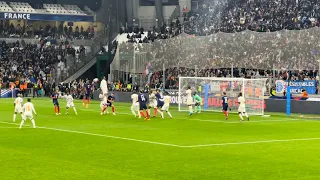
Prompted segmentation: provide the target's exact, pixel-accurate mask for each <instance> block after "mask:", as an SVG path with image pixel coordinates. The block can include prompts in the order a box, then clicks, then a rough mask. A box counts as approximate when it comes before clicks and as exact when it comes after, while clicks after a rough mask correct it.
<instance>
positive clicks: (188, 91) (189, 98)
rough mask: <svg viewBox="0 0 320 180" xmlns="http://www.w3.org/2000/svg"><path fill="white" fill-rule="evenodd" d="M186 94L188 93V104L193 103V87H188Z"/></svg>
mask: <svg viewBox="0 0 320 180" xmlns="http://www.w3.org/2000/svg"><path fill="white" fill-rule="evenodd" d="M186 94H187V105H191V104H193V98H192V91H191V89H188V90H187V91H186Z"/></svg>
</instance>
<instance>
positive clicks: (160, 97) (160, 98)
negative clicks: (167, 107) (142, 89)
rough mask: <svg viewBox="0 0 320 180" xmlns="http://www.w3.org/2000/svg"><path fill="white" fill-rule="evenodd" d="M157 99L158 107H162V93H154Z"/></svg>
mask: <svg viewBox="0 0 320 180" xmlns="http://www.w3.org/2000/svg"><path fill="white" fill-rule="evenodd" d="M156 97H157V100H158V107H162V106H163V105H164V97H163V95H162V94H160V93H157V94H156Z"/></svg>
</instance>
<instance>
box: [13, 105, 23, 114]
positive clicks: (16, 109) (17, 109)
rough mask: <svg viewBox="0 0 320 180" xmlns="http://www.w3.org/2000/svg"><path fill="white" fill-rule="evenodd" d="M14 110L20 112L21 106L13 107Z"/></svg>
mask: <svg viewBox="0 0 320 180" xmlns="http://www.w3.org/2000/svg"><path fill="white" fill-rule="evenodd" d="M14 112H15V113H22V107H18V106H16V107H15V108H14Z"/></svg>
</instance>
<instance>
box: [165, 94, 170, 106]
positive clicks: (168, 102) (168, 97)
mask: <svg viewBox="0 0 320 180" xmlns="http://www.w3.org/2000/svg"><path fill="white" fill-rule="evenodd" d="M170 103H171V97H170V96H164V104H170Z"/></svg>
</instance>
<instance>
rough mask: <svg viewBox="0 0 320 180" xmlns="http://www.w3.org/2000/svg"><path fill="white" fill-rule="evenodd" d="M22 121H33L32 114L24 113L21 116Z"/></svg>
mask: <svg viewBox="0 0 320 180" xmlns="http://www.w3.org/2000/svg"><path fill="white" fill-rule="evenodd" d="M22 119H24V120H27V119H33V114H32V113H24V114H23V116H22Z"/></svg>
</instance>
